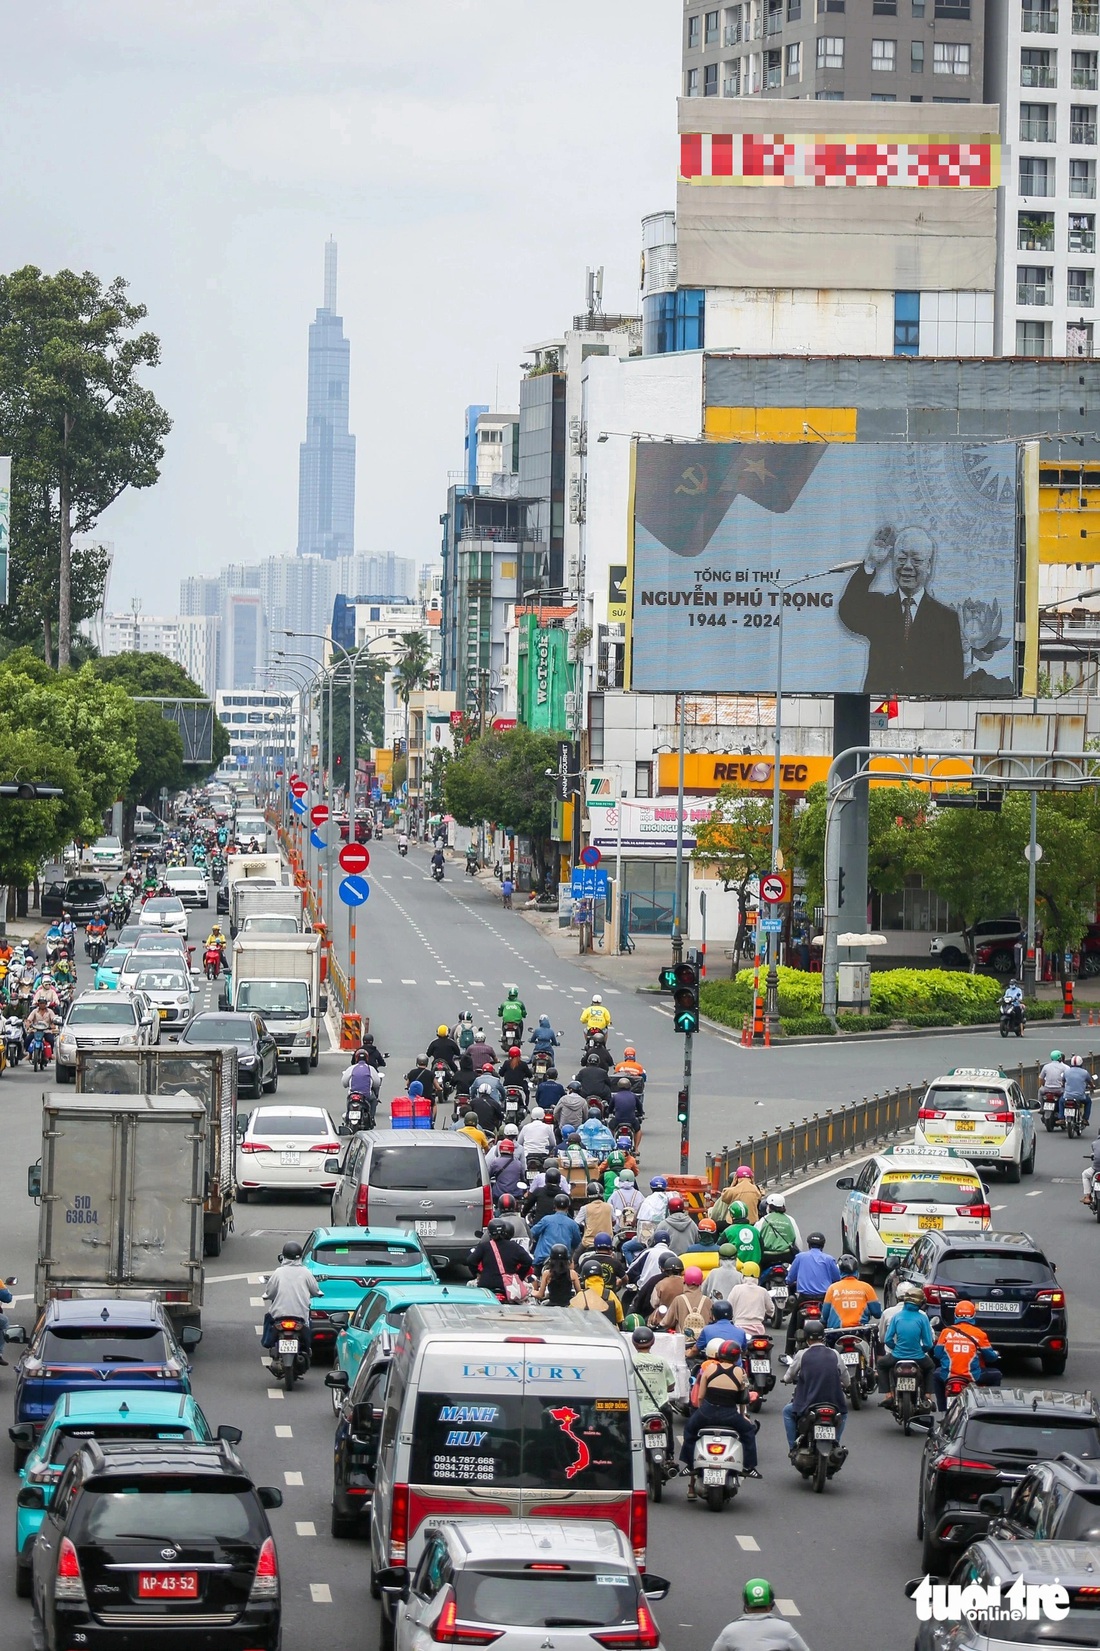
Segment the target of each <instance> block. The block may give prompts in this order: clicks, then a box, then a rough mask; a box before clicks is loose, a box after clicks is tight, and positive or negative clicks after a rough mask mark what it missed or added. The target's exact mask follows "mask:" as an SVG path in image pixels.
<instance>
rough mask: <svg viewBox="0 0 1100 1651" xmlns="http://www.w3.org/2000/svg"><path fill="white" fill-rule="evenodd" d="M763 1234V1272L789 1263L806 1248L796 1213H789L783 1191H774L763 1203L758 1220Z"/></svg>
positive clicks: (761, 1269)
mask: <svg viewBox="0 0 1100 1651" xmlns="http://www.w3.org/2000/svg"><path fill="white" fill-rule="evenodd" d="M756 1230H757V1232H758V1233H759V1235H760V1271H761V1273H766V1272H767V1270H768V1268H769V1267H779V1266H783V1267H786V1266H789V1265H790V1263H791V1262H792V1261H793V1260H794V1258H795V1256H796V1255H797V1254H798V1252H799V1250H804V1249H805V1248H806V1244H805V1240H804V1239H803V1237H802V1234H801V1233H800V1232H799V1230H798V1223H797V1221H796V1220H795V1219H794V1216H793V1215H788V1214H787V1200H786V1198H784V1196H783V1194H782V1193H781V1192H771V1193H769V1194H768V1196H767V1197H766V1198H765V1199H764V1202H763V1204H762V1205H761V1206H760V1217H759V1220H758V1221H757V1223H756Z"/></svg>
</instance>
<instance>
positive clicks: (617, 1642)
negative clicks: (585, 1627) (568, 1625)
mask: <svg viewBox="0 0 1100 1651" xmlns="http://www.w3.org/2000/svg"><path fill="white" fill-rule="evenodd" d="M592 1638H593V1639H594V1640H595V1642H596V1644H597V1645H607V1646H614V1647H616V1651H656V1647H657V1646H659V1645H660V1643H661V1636H660V1634H659V1633H658V1632H657V1624H656V1623H655V1622H654V1620H653V1613H652V1611H651V1610H650V1609H649V1606H648V1605H647V1604H646V1602H645V1600H644V1599H640V1600H639V1601H638V1620H637V1624H636V1626H635V1627H633V1628H613V1629H611V1630H610V1631H609V1632H608V1633H606V1634H593V1636H592Z"/></svg>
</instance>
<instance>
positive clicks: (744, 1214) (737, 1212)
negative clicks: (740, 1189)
mask: <svg viewBox="0 0 1100 1651" xmlns="http://www.w3.org/2000/svg"><path fill="white" fill-rule="evenodd" d="M748 1218H749V1211H748V1206H747V1205H745V1204H742V1203H741V1202H740V1201H739V1200H735V1201H734V1202H733V1203H732V1204H731V1205H730V1207H729V1211H728V1212H727V1219H728V1220H729V1221H730V1223H731V1224H732V1223H733V1222H736V1221H740V1222H745V1221H747V1220H748Z"/></svg>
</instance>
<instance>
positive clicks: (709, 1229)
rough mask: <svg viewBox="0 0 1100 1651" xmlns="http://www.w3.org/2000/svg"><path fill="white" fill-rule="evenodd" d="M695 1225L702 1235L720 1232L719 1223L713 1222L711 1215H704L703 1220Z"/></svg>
mask: <svg viewBox="0 0 1100 1651" xmlns="http://www.w3.org/2000/svg"><path fill="white" fill-rule="evenodd" d="M695 1225H696V1227H697V1228H698V1230H699V1231H700V1232H701V1233H716V1232H717V1231H718V1223H717V1221H712V1220H711V1218H710V1216H709V1215H704V1216H703V1218H702V1220H700V1221H697V1222H696V1223H695Z"/></svg>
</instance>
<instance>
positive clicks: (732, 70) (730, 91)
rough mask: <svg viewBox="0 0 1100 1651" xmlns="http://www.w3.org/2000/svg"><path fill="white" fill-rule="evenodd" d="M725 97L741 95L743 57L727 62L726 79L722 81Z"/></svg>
mask: <svg viewBox="0 0 1100 1651" xmlns="http://www.w3.org/2000/svg"><path fill="white" fill-rule="evenodd" d="M722 95H723V97H740V96H741V59H740V58H739V57H735V58H733V60H732V61H731V62H729V63H727V64H726V74H725V79H724V80H723V81H722Z"/></svg>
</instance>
